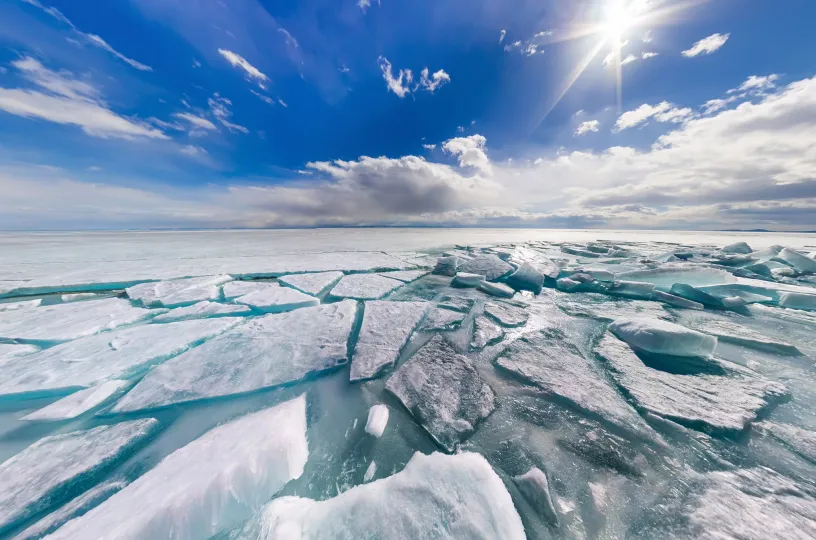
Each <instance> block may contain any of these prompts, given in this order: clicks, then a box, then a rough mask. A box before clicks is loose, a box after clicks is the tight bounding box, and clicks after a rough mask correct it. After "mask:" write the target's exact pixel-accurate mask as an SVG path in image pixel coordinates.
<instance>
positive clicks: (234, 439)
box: [48, 395, 309, 540]
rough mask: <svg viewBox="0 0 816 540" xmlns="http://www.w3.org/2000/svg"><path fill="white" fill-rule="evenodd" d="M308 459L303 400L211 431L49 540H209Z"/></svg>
mask: <svg viewBox="0 0 816 540" xmlns="http://www.w3.org/2000/svg"><path fill="white" fill-rule="evenodd" d="M308 457H309V447H308V443H307V440H306V396H305V395H302V396H300V397H299V398H296V399H293V400H291V401H287V402H285V403H282V404H280V405H277V406H275V407H271V408H268V409H264V410H261V411H259V412H255V413H251V414H248V415H246V416H242V417H240V418H238V419H236V420H233V421H231V422H228V423H226V424H223V425H221V426H218V427H216V428H214V429H212V430H210V431H209V432H207V433H205V434H204V435H202V436H201V437H199V438H198V439H196V440H194V441H193V442H191V443H189V444H188V445H186V446H184V447H182V448H180V449H178V450H176V451H175V452H173V453H172V454H170V455H169V456H167V457H166V458H164V459H163V460H162V461H161V462H160V463H159V464H158V465H156V466H155V467H154V468H153V469H151V470H150V471H148V472H147V473H145V474H144V475H142V476H140V477H139V478H137V479H136V480H135V481H134V482H133V483H131V484H130V485H129V486H127V487H126V488H124V489H122V490H121V491H119V492H118V493H116V494H114V495H113V496H111V497H110V498H109V499H108V500H106V501H105V502H104V503H102V504H101V505H99V506H97V507H96V508H94V509H93V510H91V511H90V512H88V513H86V514H85V515H83V516H82V517H80V518H78V519H75V520H73V521H69V522H68V523H67V524H65V525H64V526H62V527H61V528H60V529H58V530H57V531H56V532H55V533H54V534H53V535H51V536H49V537H48V538H49V539H51V540H60V539H66V540H67V539H71V540H83V539H88V540H90V539H98V538H116V539H117V540H128V539H133V540H135V539H143V540H153V539H158V538H166V539H168V540H169V539H173V540H182V539H191V538H210V537H211V536H213V535H214V534H217V533H219V532H221V531H225V530H229V529H231V528H232V527H234V526H236V525H238V524H239V523H241V522H242V521H243V520H245V519H247V518H249V517H250V516H252V514H253V513H255V512H256V511H258V510H259V509H260V508H261V507H262V506H263V505H264V503H266V502H267V501H268V500H269V499H270V498H271V497H272V496H273V495H275V494H276V493H277V492H278V491H280V489H281V488H282V487H283V486H284V485H286V483H287V482H289V481H290V480H292V479H295V478H298V477H299V476H300V475H301V474H302V473H303V468H304V466H305V465H306V461H307V459H308Z"/></svg>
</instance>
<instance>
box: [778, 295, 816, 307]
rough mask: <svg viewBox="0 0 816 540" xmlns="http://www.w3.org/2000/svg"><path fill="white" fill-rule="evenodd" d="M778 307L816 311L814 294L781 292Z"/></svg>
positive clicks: (815, 296)
mask: <svg viewBox="0 0 816 540" xmlns="http://www.w3.org/2000/svg"><path fill="white" fill-rule="evenodd" d="M779 306H780V307H784V308H791V309H802V310H805V311H816V294H802V293H795V292H783V293H782V294H780V295H779Z"/></svg>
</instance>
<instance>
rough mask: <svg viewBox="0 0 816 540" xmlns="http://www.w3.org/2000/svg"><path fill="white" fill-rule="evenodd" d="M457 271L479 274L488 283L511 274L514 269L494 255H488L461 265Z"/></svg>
mask: <svg viewBox="0 0 816 540" xmlns="http://www.w3.org/2000/svg"><path fill="white" fill-rule="evenodd" d="M457 271H458V272H465V273H468V274H479V275H482V276H484V277H485V279H486V280H487V281H495V280H497V279H499V278H501V277H504V276H506V275H508V274H510V273H511V272H512V271H513V267H512V266H510V265H509V264H508V263H506V262H504V261H503V260H501V259H500V258H498V257H497V256H495V255H493V254H486V255H479V256H478V257H475V258H473V259H471V260H469V261H465V262H463V263H462V264H461V265H459V268H458V269H457Z"/></svg>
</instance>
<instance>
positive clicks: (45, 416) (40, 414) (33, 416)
mask: <svg viewBox="0 0 816 540" xmlns="http://www.w3.org/2000/svg"><path fill="white" fill-rule="evenodd" d="M126 385H127V381H118V380H112V381H105V382H103V383H100V384H99V385H97V386H92V387H90V388H86V389H84V390H80V391H78V392H74V393H73V394H71V395H69V396H66V397H64V398H62V399H60V400H58V401H55V402H54V403H52V404H51V405H48V406H47V407H43V408H42V409H39V410H36V411H34V412H32V413H29V414H27V415H25V416H23V418H22V419H23V420H28V421H29V422H48V421H57V420H70V419H71V418H76V417H77V416H80V415H82V414H85V413H86V412H88V411H90V410H91V409H93V408H94V407H97V406H98V405H100V404H102V403H104V402H105V400H107V399H108V398H109V397H111V396H112V395H114V394H115V393H116V392H118V391H119V390H121V389H122V388H124V387H125V386H126Z"/></svg>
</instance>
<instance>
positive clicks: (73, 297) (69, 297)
mask: <svg viewBox="0 0 816 540" xmlns="http://www.w3.org/2000/svg"><path fill="white" fill-rule="evenodd" d="M97 296H99V294H97V293H74V294H63V295H62V296H61V297H60V299H61V300H62V301H63V302H79V301H80V300H90V299H92V298H96V297H97Z"/></svg>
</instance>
